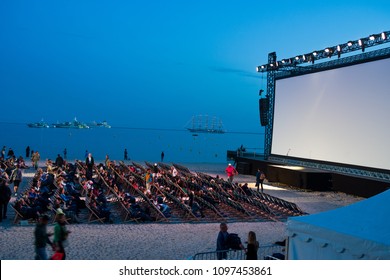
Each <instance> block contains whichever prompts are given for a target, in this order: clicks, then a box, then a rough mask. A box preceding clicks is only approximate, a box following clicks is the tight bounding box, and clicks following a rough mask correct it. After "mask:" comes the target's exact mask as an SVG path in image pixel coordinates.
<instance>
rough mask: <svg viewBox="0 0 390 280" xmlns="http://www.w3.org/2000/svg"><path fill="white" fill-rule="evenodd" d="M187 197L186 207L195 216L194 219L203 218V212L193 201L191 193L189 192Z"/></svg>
mask: <svg viewBox="0 0 390 280" xmlns="http://www.w3.org/2000/svg"><path fill="white" fill-rule="evenodd" d="M188 196H189V202H188V205H189V206H190V207H191V211H192V213H193V214H194V215H195V216H196V217H199V216H201V217H202V218H204V217H205V216H204V214H203V211H202V208H201V207H200V205H199V203H198V202H196V201H194V194H193V192H190V193H189V194H188Z"/></svg>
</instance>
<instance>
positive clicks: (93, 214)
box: [85, 203, 104, 224]
mask: <svg viewBox="0 0 390 280" xmlns="http://www.w3.org/2000/svg"><path fill="white" fill-rule="evenodd" d="M85 206H86V207H87V209H88V211H89V217H88V223H92V222H97V221H99V222H101V223H102V224H104V218H100V217H99V215H98V214H97V213H96V212H95V211H93V209H92V208H91V207H89V205H88V204H87V203H86V204H85Z"/></svg>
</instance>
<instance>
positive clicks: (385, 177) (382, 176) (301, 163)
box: [268, 156, 390, 182]
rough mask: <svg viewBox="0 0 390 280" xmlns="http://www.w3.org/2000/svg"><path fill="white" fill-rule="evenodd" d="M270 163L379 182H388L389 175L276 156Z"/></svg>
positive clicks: (271, 158)
mask: <svg viewBox="0 0 390 280" xmlns="http://www.w3.org/2000/svg"><path fill="white" fill-rule="evenodd" d="M268 159H269V160H270V161H273V162H279V163H283V164H287V165H293V166H302V167H307V168H313V169H320V170H327V171H330V172H336V173H340V174H347V175H351V174H352V175H356V176H362V177H368V178H372V179H376V180H380V181H385V182H390V174H389V173H383V172H377V171H369V170H364V169H358V168H353V167H348V166H337V165H332V164H325V163H316V162H309V161H305V160H297V159H289V158H282V157H277V156H270V157H268Z"/></svg>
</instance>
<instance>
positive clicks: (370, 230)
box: [287, 190, 390, 260]
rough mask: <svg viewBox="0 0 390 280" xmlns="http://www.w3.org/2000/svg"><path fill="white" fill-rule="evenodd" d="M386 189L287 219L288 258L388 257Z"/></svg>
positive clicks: (389, 224)
mask: <svg viewBox="0 0 390 280" xmlns="http://www.w3.org/2000/svg"><path fill="white" fill-rule="evenodd" d="M389 218H390V190H387V191H385V192H383V193H381V194H378V195H376V196H374V197H371V198H369V199H366V200H363V201H360V202H357V203H354V204H352V205H349V206H345V207H341V208H338V209H335V210H331V211H327V212H323V213H319V214H313V215H309V216H301V217H293V218H289V219H288V221H287V232H288V235H289V248H288V249H289V251H288V255H289V259H305V260H311V259H321V260H332V259H348V260H354V259H390V222H389Z"/></svg>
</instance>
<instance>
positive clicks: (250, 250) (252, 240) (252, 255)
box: [246, 231, 259, 260]
mask: <svg viewBox="0 0 390 280" xmlns="http://www.w3.org/2000/svg"><path fill="white" fill-rule="evenodd" d="M258 249H259V242H258V241H257V240H256V233H255V232H253V231H250V232H249V233H248V247H247V250H246V259H247V260H257V250H258Z"/></svg>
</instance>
